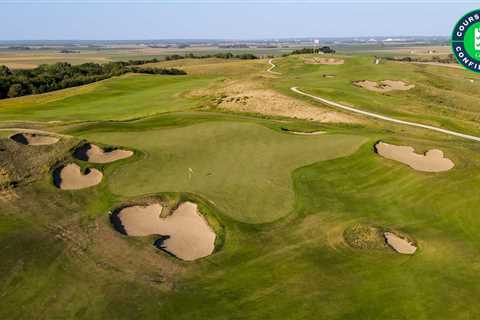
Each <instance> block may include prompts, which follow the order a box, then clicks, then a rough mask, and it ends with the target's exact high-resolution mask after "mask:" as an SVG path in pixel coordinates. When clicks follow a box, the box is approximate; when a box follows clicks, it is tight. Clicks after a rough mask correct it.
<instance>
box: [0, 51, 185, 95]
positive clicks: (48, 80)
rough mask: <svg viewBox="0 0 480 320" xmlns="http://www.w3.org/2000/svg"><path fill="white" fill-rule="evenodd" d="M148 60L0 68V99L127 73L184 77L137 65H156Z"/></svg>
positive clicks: (177, 70)
mask: <svg viewBox="0 0 480 320" xmlns="http://www.w3.org/2000/svg"><path fill="white" fill-rule="evenodd" d="M158 61H159V60H158V59H152V60H130V61H117V62H108V63H104V64H98V63H91V62H89V63H84V64H80V65H71V64H69V63H66V62H59V63H55V64H49V65H47V64H43V65H40V66H38V67H37V68H35V69H31V70H10V69H9V68H7V67H6V66H0V99H5V98H14V97H20V96H25V95H30V94H38V93H44V92H50V91H54V90H60V89H65V88H70V87H75V86H80V85H84V84H88V83H92V82H96V81H100V80H104V79H108V78H111V77H114V76H120V75H122V74H125V73H127V72H136V73H146V74H162V75H185V74H186V72H185V71H183V70H180V69H175V68H171V69H162V68H142V67H139V66H138V65H142V64H145V63H151V62H158Z"/></svg>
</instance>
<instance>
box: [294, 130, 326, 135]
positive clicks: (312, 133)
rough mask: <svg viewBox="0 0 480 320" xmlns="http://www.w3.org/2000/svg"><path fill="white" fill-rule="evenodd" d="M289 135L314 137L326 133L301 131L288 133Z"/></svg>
mask: <svg viewBox="0 0 480 320" xmlns="http://www.w3.org/2000/svg"><path fill="white" fill-rule="evenodd" d="M288 132H289V133H291V134H298V135H301V136H316V135H319V134H324V133H326V132H325V131H313V132H302V131H288Z"/></svg>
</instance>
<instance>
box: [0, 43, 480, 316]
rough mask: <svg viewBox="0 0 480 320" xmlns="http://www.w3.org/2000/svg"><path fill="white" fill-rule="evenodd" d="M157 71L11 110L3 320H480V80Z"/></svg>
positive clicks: (269, 66) (299, 68)
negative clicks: (157, 72) (181, 73)
mask: <svg viewBox="0 0 480 320" xmlns="http://www.w3.org/2000/svg"><path fill="white" fill-rule="evenodd" d="M92 54H93V53H92ZM86 58H88V57H87V56H85V59H86ZM82 59H83V56H82ZM99 59H100V58H99ZM0 64H1V61H0ZM142 67H144V68H152V69H155V68H157V69H169V68H175V69H180V70H183V71H185V73H186V74H185V75H178V74H174V75H172V74H168V75H167V74H145V73H136V72H128V73H125V74H122V75H119V76H112V77H109V78H108V79H104V80H100V81H96V82H92V83H89V84H84V85H80V86H74V87H69V88H66V89H62V90H55V91H50V92H46V93H41V94H32V95H25V96H21V97H14V98H6V99H1V100H0V248H2V254H1V259H0V297H1V299H0V319H165V320H166V319H175V320H179V319H185V320H187V319H188V320H191V319H212V320H213V319H218V320H223V319H231V320H233V319H339V320H340V319H345V320H346V319H409V320H411V319H422V320H423V319H425V320H426V319H459V320H463V319H465V320H467V319H479V318H480V306H479V305H478V304H477V303H476V302H477V298H478V297H479V296H480V285H479V284H478V283H479V281H480V254H479V253H480V232H479V230H480V215H479V214H478V213H479V211H478V208H480V170H479V168H480V157H479V156H478V155H479V154H480V121H479V120H480V113H479V104H478V101H479V99H480V90H479V88H480V78H478V77H477V76H476V75H475V74H473V73H469V72H468V71H466V70H463V69H460V68H449V67H445V66H443V65H442V64H437V65H435V64H422V63H411V62H404V61H394V60H388V59H383V58H382V59H380V58H378V56H377V55H373V54H369V53H350V52H337V53H335V54H333V53H332V54H323V55H321V56H320V55H319V54H288V55H283V56H282V55H278V56H275V57H274V58H271V57H261V58H259V59H251V60H247V59H237V58H232V59H222V58H218V57H207V58H202V59H199V58H185V59H178V60H169V61H158V62H152V63H147V64H145V65H142ZM452 133H453V134H452Z"/></svg>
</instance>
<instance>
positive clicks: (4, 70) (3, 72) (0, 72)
mask: <svg viewBox="0 0 480 320" xmlns="http://www.w3.org/2000/svg"><path fill="white" fill-rule="evenodd" d="M11 74H12V72H11V71H10V69H8V67H7V66H0V77H6V76H9V75H11Z"/></svg>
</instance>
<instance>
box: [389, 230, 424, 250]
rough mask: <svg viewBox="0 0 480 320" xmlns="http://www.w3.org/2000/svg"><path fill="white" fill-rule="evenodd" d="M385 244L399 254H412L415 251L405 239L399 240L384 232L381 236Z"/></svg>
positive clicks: (394, 235) (415, 248) (390, 233)
mask: <svg viewBox="0 0 480 320" xmlns="http://www.w3.org/2000/svg"><path fill="white" fill-rule="evenodd" d="M383 236H384V237H385V240H386V241H387V244H388V245H389V246H390V247H392V248H393V250H395V251H397V252H398V253H401V254H414V253H415V251H417V247H416V246H414V245H413V244H412V243H411V242H410V241H408V240H407V239H404V238H401V237H399V236H397V235H396V234H395V233H392V232H385V233H384V234H383Z"/></svg>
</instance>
